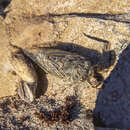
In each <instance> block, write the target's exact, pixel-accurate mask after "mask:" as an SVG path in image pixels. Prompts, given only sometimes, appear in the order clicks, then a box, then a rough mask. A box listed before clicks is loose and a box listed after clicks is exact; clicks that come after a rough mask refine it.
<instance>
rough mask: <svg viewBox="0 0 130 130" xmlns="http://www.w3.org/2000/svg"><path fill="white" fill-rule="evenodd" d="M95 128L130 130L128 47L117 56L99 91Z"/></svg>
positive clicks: (129, 57)
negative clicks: (116, 61)
mask: <svg viewBox="0 0 130 130" xmlns="http://www.w3.org/2000/svg"><path fill="white" fill-rule="evenodd" d="M94 124H95V129H96V127H107V128H120V129H123V128H125V129H130V45H128V46H127V48H126V49H125V50H124V51H123V53H122V54H120V56H119V60H118V63H117V65H116V66H115V68H114V70H113V71H112V72H111V74H110V76H109V77H108V78H107V79H106V80H105V82H104V84H103V89H101V90H100V91H99V94H98V97H97V101H96V106H95V110H94Z"/></svg>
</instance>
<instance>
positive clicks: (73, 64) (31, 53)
mask: <svg viewBox="0 0 130 130" xmlns="http://www.w3.org/2000/svg"><path fill="white" fill-rule="evenodd" d="M22 52H23V54H24V55H26V56H27V57H28V58H30V59H31V60H32V61H33V62H34V63H36V64H37V65H38V66H39V67H40V68H41V69H43V70H44V71H45V72H46V73H49V74H52V75H54V76H57V77H59V78H61V79H63V80H64V81H66V80H68V81H70V82H71V83H75V82H79V81H85V80H87V81H88V83H89V84H90V85H91V86H93V87H96V86H97V85H99V82H98V81H97V80H96V79H95V80H91V79H93V77H94V70H93V68H92V66H91V62H90V61H87V60H86V59H85V58H84V57H83V56H80V55H78V54H76V53H71V52H67V51H63V50H59V49H52V48H32V49H26V50H22ZM28 67H29V66H28ZM16 69H17V68H16ZM28 70H29V71H30V70H31V71H30V72H33V69H28ZM30 72H29V73H30ZM32 74H33V75H35V73H32ZM23 75H24V73H23ZM23 75H21V77H24V76H23ZM33 77H36V76H33ZM32 79H33V78H32ZM24 81H25V79H24ZM33 81H35V82H36V81H37V80H35V78H34V79H33ZM22 86H23V87H21V88H22V89H23V90H22V89H21V88H20V89H21V90H20V91H19V92H20V93H19V95H20V97H22V99H23V100H26V99H24V97H25V96H24V95H28V98H30V99H31V101H32V98H31V96H30V95H33V94H34V92H33V91H34V88H33V87H37V86H36V85H35V86H34V85H33V84H32V86H33V87H32V92H31V91H27V90H31V89H30V88H31V87H30V85H29V84H27V83H26V84H25V82H24V83H22ZM28 88H29V89H28ZM25 93H32V94H25ZM22 95H23V96H22Z"/></svg>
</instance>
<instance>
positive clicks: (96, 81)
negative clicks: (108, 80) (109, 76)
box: [89, 73, 103, 88]
mask: <svg viewBox="0 0 130 130" xmlns="http://www.w3.org/2000/svg"><path fill="white" fill-rule="evenodd" d="M89 81H90V84H91V85H92V87H93V88H101V86H102V84H103V77H102V75H101V74H99V73H95V74H94V76H92V77H91V78H90V79H89Z"/></svg>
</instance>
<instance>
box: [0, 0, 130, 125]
mask: <svg viewBox="0 0 130 130" xmlns="http://www.w3.org/2000/svg"><path fill="white" fill-rule="evenodd" d="M4 12H6V15H5V18H0V22H1V24H0V26H1V27H0V28H1V30H0V32H1V33H0V34H1V36H0V39H2V40H1V41H0V45H1V50H0V59H1V63H0V68H1V69H0V72H1V73H0V95H1V97H3V96H9V95H15V91H14V90H16V88H18V87H19V84H18V83H19V80H20V79H19V77H18V76H17V75H15V73H14V72H13V71H12V67H11V65H10V63H9V60H8V59H7V54H8V53H9V55H10V51H11V52H13V51H15V50H13V49H10V50H9V49H7V46H9V43H11V44H13V45H16V46H18V47H21V48H22V49H25V48H30V47H33V46H35V47H41V46H42V47H54V48H57V49H62V50H65V51H70V52H74V53H77V54H80V55H82V56H84V57H85V58H86V59H87V60H90V61H91V62H92V65H93V66H95V65H96V66H97V70H98V71H99V73H100V74H101V75H102V76H103V78H104V80H106V79H107V78H108V77H109V75H110V74H111V73H112V72H111V71H112V70H113V69H114V67H115V65H116V64H117V62H118V59H119V58H118V57H119V55H120V54H121V53H122V52H123V50H124V49H125V48H126V47H127V46H128V44H129V42H130V26H129V23H130V19H129V15H130V12H129V4H128V1H124V0H120V1H116V0H113V1H108V0H105V1H98V0H91V1H89V0H84V1H70V0H67V1H58V0H56V1H53V0H51V1H48V0H44V1H43V0H38V1H37V0H30V1H28V0H23V1H19V0H12V1H11V3H10V4H9V6H8V7H7V8H6V9H5V10H4ZM115 57H116V58H115ZM36 71H37V74H38V75H39V77H38V78H39V79H38V81H39V83H38V88H40V89H41V88H44V92H43V91H41V90H39V91H41V92H40V93H41V94H42V95H43V94H44V95H46V96H47V97H49V98H54V99H55V100H56V101H58V100H61V101H64V100H65V97H66V96H68V95H77V97H78V98H79V100H80V102H81V104H82V105H83V106H84V107H85V109H91V110H94V108H95V104H97V102H96V100H97V97H98V96H99V95H98V93H99V91H100V90H99V89H94V88H91V87H90V86H89V85H88V84H87V82H83V83H81V84H69V83H68V82H64V81H61V80H59V79H58V78H57V77H55V76H52V75H50V74H48V75H45V74H42V73H44V72H43V71H41V70H40V68H38V67H36ZM5 77H6V78H5ZM117 77H118V76H117ZM54 81H55V82H54ZM10 86H11V87H10ZM101 90H103V89H101ZM38 93H39V92H38ZM113 95H114V100H116V99H117V98H118V94H117V92H115V93H114V94H113ZM116 95H117V96H116ZM119 95H120V93H119ZM115 119H116V118H115ZM124 121H126V120H125V119H124ZM91 123H92V122H91Z"/></svg>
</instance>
